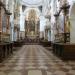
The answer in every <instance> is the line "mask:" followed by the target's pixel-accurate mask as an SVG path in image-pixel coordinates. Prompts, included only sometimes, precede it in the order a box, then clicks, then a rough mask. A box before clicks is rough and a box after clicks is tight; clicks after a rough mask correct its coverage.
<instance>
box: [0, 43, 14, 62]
mask: <svg viewBox="0 0 75 75" xmlns="http://www.w3.org/2000/svg"><path fill="white" fill-rule="evenodd" d="M12 53H13V43H0V62H1V61H2V60H4V59H5V58H7V57H8V56H10V55H11V54H12Z"/></svg>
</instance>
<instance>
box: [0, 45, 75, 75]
mask: <svg viewBox="0 0 75 75" xmlns="http://www.w3.org/2000/svg"><path fill="white" fill-rule="evenodd" d="M0 75H75V61H63V60H60V59H59V58H58V57H56V56H54V55H53V54H52V52H51V51H49V50H46V48H44V47H42V46H40V45H24V46H23V47H22V48H20V49H18V50H17V51H16V52H14V53H13V55H12V56H11V57H9V58H8V59H7V60H5V61H4V62H3V63H0Z"/></svg>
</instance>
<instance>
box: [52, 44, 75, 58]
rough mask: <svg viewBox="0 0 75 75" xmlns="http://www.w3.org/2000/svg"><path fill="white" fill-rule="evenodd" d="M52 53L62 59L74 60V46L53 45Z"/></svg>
mask: <svg viewBox="0 0 75 75" xmlns="http://www.w3.org/2000/svg"><path fill="white" fill-rule="evenodd" d="M52 47H53V53H54V54H56V55H57V56H58V57H60V58H62V59H75V44H72V43H68V44H67V43H53V44H52Z"/></svg>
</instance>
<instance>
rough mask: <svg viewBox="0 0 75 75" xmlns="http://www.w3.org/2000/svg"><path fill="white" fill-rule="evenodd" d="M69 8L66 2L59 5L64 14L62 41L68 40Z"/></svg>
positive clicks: (66, 41)
mask: <svg viewBox="0 0 75 75" xmlns="http://www.w3.org/2000/svg"><path fill="white" fill-rule="evenodd" d="M69 8H70V5H69V4H68V3H64V4H63V5H62V7H61V10H62V12H63V15H64V34H63V36H64V43H68V42H70V27H69V26H70V22H69Z"/></svg>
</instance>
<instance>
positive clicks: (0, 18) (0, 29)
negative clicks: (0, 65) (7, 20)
mask: <svg viewBox="0 0 75 75" xmlns="http://www.w3.org/2000/svg"><path fill="white" fill-rule="evenodd" d="M1 14H2V12H1V7H0V42H1V33H2V16H1Z"/></svg>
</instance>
